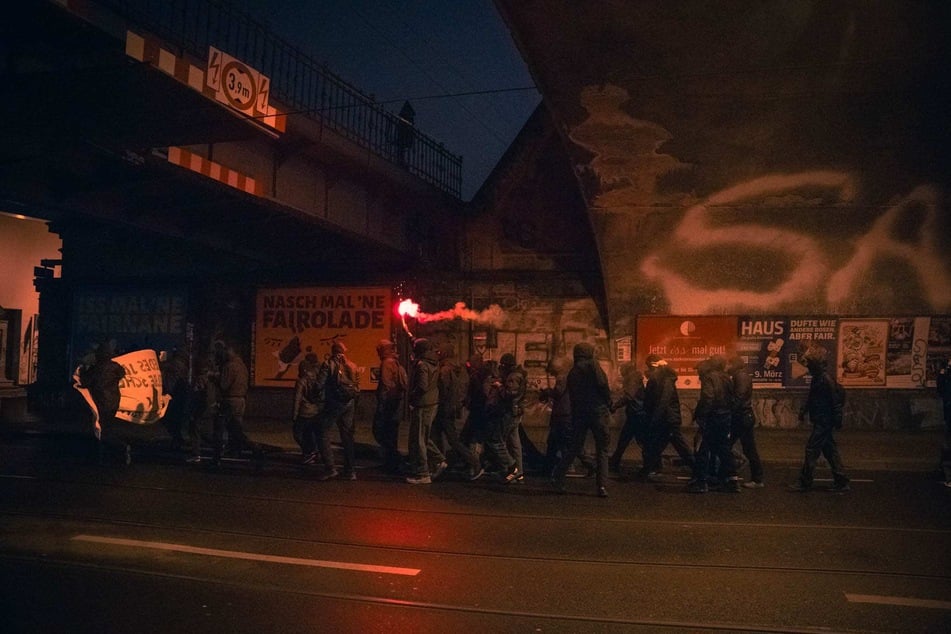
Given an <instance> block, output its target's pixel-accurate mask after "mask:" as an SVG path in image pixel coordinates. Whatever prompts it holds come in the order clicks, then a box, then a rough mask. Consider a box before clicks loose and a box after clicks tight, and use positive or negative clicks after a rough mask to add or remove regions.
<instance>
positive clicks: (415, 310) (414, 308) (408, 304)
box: [397, 299, 419, 337]
mask: <svg viewBox="0 0 951 634" xmlns="http://www.w3.org/2000/svg"><path fill="white" fill-rule="evenodd" d="M397 311H398V312H399V314H400V320H401V321H402V322H403V330H405V331H406V334H407V335H409V336H410V337H412V336H413V333H411V332H410V331H409V326H407V325H406V316H407V315H409V316H410V317H414V318H415V317H416V316H417V315H418V314H419V304H417V303H416V302H414V301H413V300H411V299H404V300H403V301H401V302H400V306H399V308H398V309H397Z"/></svg>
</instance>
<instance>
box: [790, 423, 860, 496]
mask: <svg viewBox="0 0 951 634" xmlns="http://www.w3.org/2000/svg"><path fill="white" fill-rule="evenodd" d="M820 454H821V455H822V456H824V457H825V459H826V460H827V461H828V462H829V467H831V469H832V478H833V481H834V482H835V484H847V483H848V481H849V478H848V476H846V475H845V468H844V467H843V466H842V456H841V455H840V454H839V446H838V445H837V444H836V442H835V425H833V423H832V421H831V420H817V421H813V425H812V433H811V434H809V439H808V440H807V441H806V457H805V459H804V460H803V463H802V470H801V471H800V472H799V484H801V485H802V486H804V487H811V486H812V482H813V479H814V476H815V472H816V463H817V462H818V461H819V455H820Z"/></svg>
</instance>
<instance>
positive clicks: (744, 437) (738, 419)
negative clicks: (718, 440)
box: [731, 411, 763, 482]
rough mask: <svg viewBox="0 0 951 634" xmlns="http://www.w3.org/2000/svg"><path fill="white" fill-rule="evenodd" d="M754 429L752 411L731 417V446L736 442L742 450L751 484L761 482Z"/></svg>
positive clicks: (760, 468) (754, 423) (738, 413)
mask: <svg viewBox="0 0 951 634" xmlns="http://www.w3.org/2000/svg"><path fill="white" fill-rule="evenodd" d="M755 427H756V419H755V418H754V416H753V412H752V411H743V412H737V413H735V414H734V415H733V424H732V431H731V436H732V439H733V444H734V445H735V444H736V443H737V441H739V443H740V447H741V448H742V449H743V455H744V456H746V459H747V460H748V461H749V463H750V480H752V481H753V482H762V481H763V461H762V460H761V459H760V457H759V449H757V447H756V436H755V435H754V433H753V430H754V428H755Z"/></svg>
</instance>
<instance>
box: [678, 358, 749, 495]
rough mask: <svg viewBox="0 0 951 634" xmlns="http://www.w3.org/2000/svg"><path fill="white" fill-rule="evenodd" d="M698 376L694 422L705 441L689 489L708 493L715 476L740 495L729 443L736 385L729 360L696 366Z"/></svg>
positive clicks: (702, 363) (710, 360)
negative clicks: (729, 368) (709, 485)
mask: <svg viewBox="0 0 951 634" xmlns="http://www.w3.org/2000/svg"><path fill="white" fill-rule="evenodd" d="M697 374H698V375H699V376H700V399H699V400H698V401H697V407H696V409H695V410H694V419H695V420H696V421H697V424H698V425H699V426H700V429H701V433H702V435H703V442H702V444H701V449H700V451H699V452H698V453H697V456H696V462H695V463H694V472H693V480H691V481H690V483H689V484H688V485H687V490H688V491H690V492H691V493H706V492H707V489H708V481H709V480H710V479H711V477H712V476H713V474H714V473H716V474H717V477H718V479H722V481H723V484H724V486H725V487H726V490H727V491H730V492H733V493H737V492H739V490H740V488H739V482H738V480H737V477H736V466H735V464H734V462H733V450H732V443H731V442H730V422H731V415H732V413H733V401H734V398H733V383H732V381H731V380H730V375H729V374H727V372H726V359H725V358H723V357H722V356H721V355H714V356H712V357H710V358H709V359H704V360H703V361H701V362H700V363H699V364H698V365H697ZM714 464H716V465H717V466H716V468H714Z"/></svg>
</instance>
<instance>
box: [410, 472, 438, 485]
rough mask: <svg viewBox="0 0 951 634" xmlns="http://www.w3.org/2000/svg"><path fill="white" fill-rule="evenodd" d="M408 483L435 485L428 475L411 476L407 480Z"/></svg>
mask: <svg viewBox="0 0 951 634" xmlns="http://www.w3.org/2000/svg"><path fill="white" fill-rule="evenodd" d="M406 481H407V482H408V483H409V484H432V483H433V479H432V477H431V476H429V475H428V474H427V475H420V476H410V477H408V478H406Z"/></svg>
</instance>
